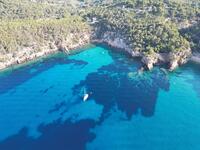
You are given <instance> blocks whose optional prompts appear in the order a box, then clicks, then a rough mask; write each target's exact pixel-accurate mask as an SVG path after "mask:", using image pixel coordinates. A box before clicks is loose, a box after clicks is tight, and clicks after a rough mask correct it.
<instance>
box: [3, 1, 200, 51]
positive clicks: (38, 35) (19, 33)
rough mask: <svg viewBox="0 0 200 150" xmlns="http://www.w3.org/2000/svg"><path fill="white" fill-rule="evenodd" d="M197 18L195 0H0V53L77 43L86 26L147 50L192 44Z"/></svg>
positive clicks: (199, 12) (194, 46) (182, 48)
mask: <svg viewBox="0 0 200 150" xmlns="http://www.w3.org/2000/svg"><path fill="white" fill-rule="evenodd" d="M199 18H200V2H199V1H198V0H190V1H188V0H109V1H108V0H99V1H96V0H68V1H67V0H0V54H7V53H14V52H15V51H20V50H21V49H22V48H23V47H35V46H36V47H37V49H38V50H40V47H43V46H47V45H51V44H52V43H57V42H59V41H66V40H67V38H68V36H69V35H76V37H75V38H74V43H76V41H78V38H81V37H80V36H77V35H78V34H81V33H83V32H87V33H88V32H89V31H90V30H91V29H93V31H94V32H93V37H94V38H96V39H102V38H105V35H107V36H109V38H111V39H115V38H121V39H123V41H124V42H125V44H126V45H128V46H129V48H131V49H132V50H133V51H138V52H141V53H143V54H146V55H151V54H154V53H177V52H184V51H185V50H186V51H187V50H190V47H192V49H193V50H197V49H199V47H200V46H199V37H200V36H199V31H200V28H199V24H197V22H198V21H199V20H200V19H199ZM76 38H77V39H76Z"/></svg>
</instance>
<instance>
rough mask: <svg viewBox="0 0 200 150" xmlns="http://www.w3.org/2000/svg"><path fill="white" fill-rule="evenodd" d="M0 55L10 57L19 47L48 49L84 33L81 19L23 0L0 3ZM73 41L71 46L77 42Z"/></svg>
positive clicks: (58, 7) (59, 8) (60, 8)
mask: <svg viewBox="0 0 200 150" xmlns="http://www.w3.org/2000/svg"><path fill="white" fill-rule="evenodd" d="M0 14H1V15H0V19H1V21H0V54H6V53H14V52H15V51H20V50H21V49H22V48H23V47H36V48H37V50H38V51H39V50H40V47H42V46H48V45H50V44H52V45H53V44H54V43H56V42H58V41H66V40H67V39H66V38H68V36H69V35H70V34H76V35H77V33H80V34H81V33H83V32H88V31H89V30H90V29H89V26H88V25H87V23H85V22H83V20H82V18H81V17H78V16H76V15H71V14H70V12H67V9H65V6H63V5H50V4H48V3H34V2H29V1H27V0H15V1H11V0H8V1H7V0H5V1H4V0H1V1H0ZM75 38H80V37H79V36H77V37H74V42H75V41H77V40H76V39H75Z"/></svg>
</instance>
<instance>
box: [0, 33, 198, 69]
mask: <svg viewBox="0 0 200 150" xmlns="http://www.w3.org/2000/svg"><path fill="white" fill-rule="evenodd" d="M74 36H76V35H70V38H68V40H66V41H62V42H61V41H60V42H55V43H50V44H49V45H48V46H43V47H40V51H36V48H37V47H34V46H32V47H26V48H23V49H22V50H21V51H18V52H15V53H9V54H6V55H4V56H3V58H0V70H3V69H5V68H7V67H10V66H12V65H16V64H22V63H25V62H27V61H30V60H33V59H36V58H39V57H42V56H45V55H48V54H52V53H55V52H57V51H59V50H60V51H63V52H67V53H68V52H70V50H73V49H77V48H80V47H82V46H84V45H87V44H89V43H105V44H107V45H109V46H111V47H113V48H117V49H121V50H124V51H126V52H127V53H129V54H130V55H131V56H132V57H139V58H141V62H142V63H143V68H142V69H147V70H151V69H152V68H153V67H154V66H155V65H161V64H165V65H166V66H168V69H169V71H173V70H174V69H176V68H177V67H178V66H180V65H182V64H184V63H186V62H187V61H188V60H190V59H191V60H193V61H196V62H200V54H195V55H192V53H191V50H190V49H188V50H186V51H182V52H178V53H153V54H151V55H145V54H144V53H141V52H139V51H137V50H133V49H132V48H131V47H130V46H129V45H128V44H126V42H125V41H124V40H123V38H122V37H121V36H120V35H119V36H115V37H114V38H113V37H110V36H109V34H104V36H103V37H102V38H94V37H91V35H90V34H88V33H83V34H82V36H79V37H82V38H79V39H78V40H77V41H76V43H74V42H72V40H73V38H74ZM1 57H2V56H1ZM2 59H3V60H4V61H1V60H2Z"/></svg>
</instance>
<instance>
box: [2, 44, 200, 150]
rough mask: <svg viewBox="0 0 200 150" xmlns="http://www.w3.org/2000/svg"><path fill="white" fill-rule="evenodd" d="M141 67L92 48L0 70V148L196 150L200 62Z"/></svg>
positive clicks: (121, 56)
mask: <svg viewBox="0 0 200 150" xmlns="http://www.w3.org/2000/svg"><path fill="white" fill-rule="evenodd" d="M140 67H141V64H140V63H139V61H137V60H134V59H131V58H129V57H127V56H126V55H125V54H121V53H118V52H114V51H111V50H110V49H109V48H108V47H106V46H96V47H91V48H87V50H86V51H83V52H81V53H78V54H74V55H71V56H64V55H61V54H57V55H54V56H52V57H50V58H48V59H44V60H43V61H40V62H37V63H34V64H29V65H27V66H24V67H22V68H19V69H16V70H14V71H11V72H8V73H0V150H46V149H48V150H79V149H80V150H81V149H88V150H90V149H91V150H94V149H97V150H101V149H108V150H111V149H114V150H118V149H119V150H133V149H135V150H149V149H151V150H161V149H162V150H172V149H176V150H199V149H200V144H199V142H200V140H199V139H200V86H199V85H200V65H197V64H192V63H188V64H187V65H185V66H183V67H181V68H179V69H177V70H176V71H175V72H173V73H166V72H165V71H163V70H162V69H159V68H155V69H153V70H152V71H151V72H145V73H143V74H138V73H137V70H138V69H139V68H140ZM83 89H87V92H88V93H89V94H90V97H89V100H88V101H86V102H83V101H82V95H83V93H82V91H83Z"/></svg>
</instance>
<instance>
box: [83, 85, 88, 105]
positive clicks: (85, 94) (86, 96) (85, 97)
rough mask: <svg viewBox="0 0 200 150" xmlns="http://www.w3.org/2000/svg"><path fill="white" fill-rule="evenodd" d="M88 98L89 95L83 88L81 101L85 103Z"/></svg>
mask: <svg viewBox="0 0 200 150" xmlns="http://www.w3.org/2000/svg"><path fill="white" fill-rule="evenodd" d="M88 98H89V94H88V93H87V90H86V88H85V87H84V89H83V101H84V102H85V101H87V100H88Z"/></svg>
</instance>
